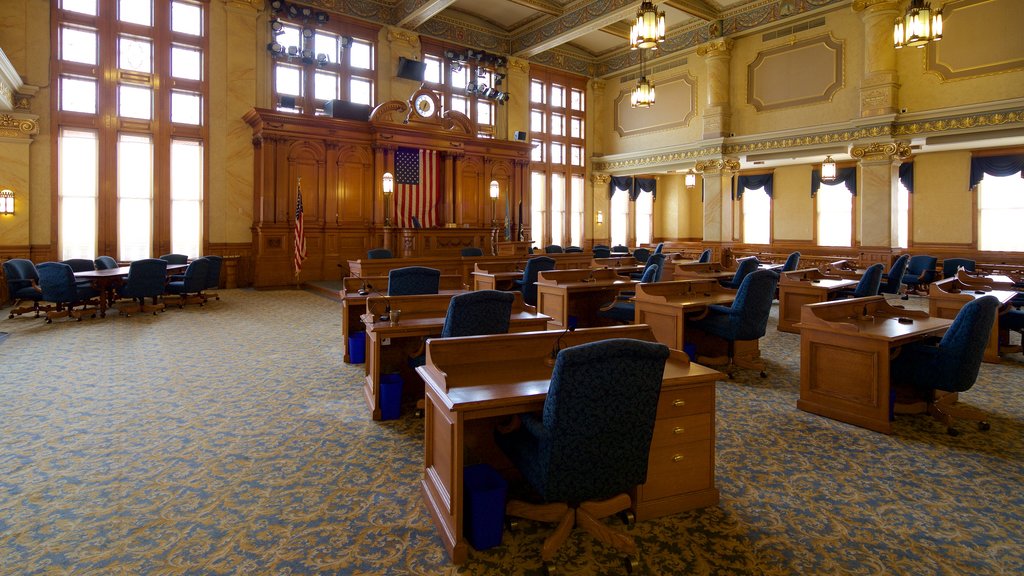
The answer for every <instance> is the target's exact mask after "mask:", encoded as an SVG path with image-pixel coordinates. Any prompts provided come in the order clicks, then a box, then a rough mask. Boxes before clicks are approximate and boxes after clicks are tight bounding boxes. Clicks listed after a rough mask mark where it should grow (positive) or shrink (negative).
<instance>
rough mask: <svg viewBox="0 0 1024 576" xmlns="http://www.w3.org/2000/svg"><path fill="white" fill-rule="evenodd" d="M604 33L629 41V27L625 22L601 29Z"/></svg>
mask: <svg viewBox="0 0 1024 576" xmlns="http://www.w3.org/2000/svg"><path fill="white" fill-rule="evenodd" d="M601 31H602V32H607V33H609V34H611V35H613V36H618V37H619V38H622V39H623V40H629V26H628V25H627V24H625V23H623V22H616V23H614V24H611V25H609V26H605V27H604V28H601Z"/></svg>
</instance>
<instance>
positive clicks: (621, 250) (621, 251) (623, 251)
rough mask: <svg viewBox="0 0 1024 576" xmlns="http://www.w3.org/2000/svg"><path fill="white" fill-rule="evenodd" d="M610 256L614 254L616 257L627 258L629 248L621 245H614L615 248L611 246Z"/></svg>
mask: <svg viewBox="0 0 1024 576" xmlns="http://www.w3.org/2000/svg"><path fill="white" fill-rule="evenodd" d="M612 254H616V255H618V256H629V247H628V246H623V245H622V244H616V245H615V246H612Z"/></svg>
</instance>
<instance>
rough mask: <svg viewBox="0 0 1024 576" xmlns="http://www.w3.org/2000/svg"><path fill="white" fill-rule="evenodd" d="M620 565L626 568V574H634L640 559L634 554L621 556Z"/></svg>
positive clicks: (637, 569) (638, 568) (638, 569)
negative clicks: (626, 556)
mask: <svg viewBox="0 0 1024 576" xmlns="http://www.w3.org/2000/svg"><path fill="white" fill-rule="evenodd" d="M622 565H623V567H624V568H625V569H626V573H627V574H635V573H636V572H639V571H640V559H639V558H637V557H636V556H630V557H628V558H623V559H622Z"/></svg>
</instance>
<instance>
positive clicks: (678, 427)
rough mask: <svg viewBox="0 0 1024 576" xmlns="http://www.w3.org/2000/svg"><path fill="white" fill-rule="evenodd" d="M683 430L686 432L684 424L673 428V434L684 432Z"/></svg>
mask: <svg viewBox="0 0 1024 576" xmlns="http://www.w3.org/2000/svg"><path fill="white" fill-rule="evenodd" d="M683 432H686V428H683V427H682V426H676V427H675V428H673V429H672V433H673V434H682V433H683Z"/></svg>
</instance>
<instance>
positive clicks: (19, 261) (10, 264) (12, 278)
mask: <svg viewBox="0 0 1024 576" xmlns="http://www.w3.org/2000/svg"><path fill="white" fill-rule="evenodd" d="M3 269H4V278H6V279H7V295H8V297H9V298H11V299H12V300H14V306H12V307H11V313H10V315H9V316H8V317H7V318H8V320H9V319H11V318H14V316H15V315H18V316H20V315H22V314H25V313H28V312H35V314H36V315H35V317H36V318H39V312H40V311H44V310H45V307H43V308H41V307H40V306H39V301H40V300H42V299H43V291H42V289H41V288H40V287H39V272H38V271H37V270H36V265H35V264H33V263H32V261H31V260H27V259H25V258H11V259H10V260H8V261H6V262H4V264H3Z"/></svg>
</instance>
